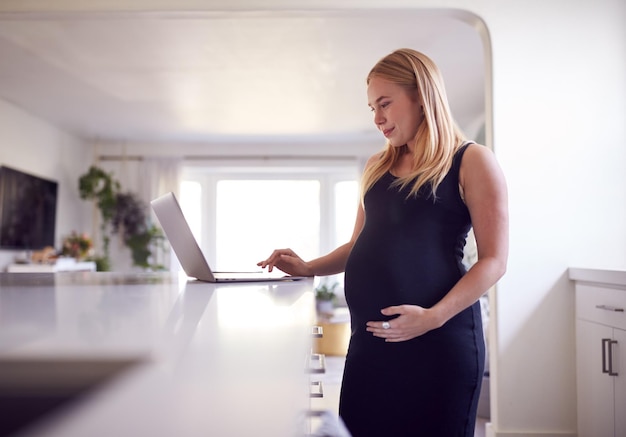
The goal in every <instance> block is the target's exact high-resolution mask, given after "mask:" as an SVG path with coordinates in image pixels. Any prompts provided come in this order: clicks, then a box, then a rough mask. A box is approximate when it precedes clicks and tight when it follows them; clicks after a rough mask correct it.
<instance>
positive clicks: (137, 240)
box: [78, 166, 164, 271]
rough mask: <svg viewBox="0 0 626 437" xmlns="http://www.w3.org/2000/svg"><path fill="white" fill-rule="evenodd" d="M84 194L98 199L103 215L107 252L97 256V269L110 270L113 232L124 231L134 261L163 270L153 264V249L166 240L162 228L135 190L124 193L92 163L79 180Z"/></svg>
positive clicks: (110, 176) (92, 198)
mask: <svg viewBox="0 0 626 437" xmlns="http://www.w3.org/2000/svg"><path fill="white" fill-rule="evenodd" d="M78 183H79V191H80V197H81V198H82V199H90V200H94V201H95V203H96V205H97V206H98V208H99V209H100V215H101V218H102V220H101V224H100V226H101V231H102V240H103V252H104V253H103V255H102V256H101V257H97V258H95V261H96V264H97V266H98V267H97V270H99V271H106V270H110V259H109V241H110V237H109V233H111V234H120V235H121V236H122V239H123V241H124V244H125V245H126V246H127V247H128V248H129V249H130V250H131V254H132V258H133V264H134V265H136V266H139V267H142V268H151V269H154V270H162V269H163V266H161V265H154V264H150V256H151V254H152V253H151V248H152V246H153V245H154V244H158V243H159V242H160V241H162V240H163V239H164V237H163V235H162V233H161V231H160V230H159V229H158V228H157V227H156V226H155V225H153V224H150V223H149V221H148V217H147V213H146V210H147V207H146V205H144V203H143V202H142V201H141V200H140V199H139V198H138V197H137V196H136V195H135V194H133V193H122V192H121V190H120V188H121V187H120V183H119V182H118V181H117V180H115V179H113V175H112V174H111V173H107V172H105V171H104V170H102V169H101V168H99V167H96V166H91V167H90V168H89V171H88V172H87V173H85V174H84V175H82V176H81V177H80V179H79V181H78Z"/></svg>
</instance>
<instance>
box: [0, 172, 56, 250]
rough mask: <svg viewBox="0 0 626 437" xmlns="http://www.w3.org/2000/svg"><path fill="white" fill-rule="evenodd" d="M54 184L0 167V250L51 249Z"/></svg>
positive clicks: (54, 221) (53, 220)
mask: <svg viewBox="0 0 626 437" xmlns="http://www.w3.org/2000/svg"><path fill="white" fill-rule="evenodd" d="M57 192H58V183H57V182H55V181H52V180H48V179H44V178H41V177H38V176H35V175H32V174H29V173H25V172H23V171H20V170H17V169H14V168H10V167H6V166H0V249H18V250H39V249H42V248H44V247H46V246H52V247H54V236H55V234H54V232H55V224H56V209H57Z"/></svg>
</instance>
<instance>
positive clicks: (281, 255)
mask: <svg viewBox="0 0 626 437" xmlns="http://www.w3.org/2000/svg"><path fill="white" fill-rule="evenodd" d="M257 266H260V267H261V268H263V269H264V268H266V267H267V270H268V271H270V272H271V271H272V270H274V267H276V268H277V269H279V270H282V271H283V272H285V273H287V274H288V275H293V276H314V273H313V271H312V269H311V267H310V266H309V264H308V263H306V262H305V261H304V260H303V259H302V258H300V257H299V256H298V255H297V254H296V253H295V252H294V251H293V250H291V249H276V250H275V251H274V252H272V254H271V255H270V256H269V258H267V259H266V260H263V261H260V262H258V263H257Z"/></svg>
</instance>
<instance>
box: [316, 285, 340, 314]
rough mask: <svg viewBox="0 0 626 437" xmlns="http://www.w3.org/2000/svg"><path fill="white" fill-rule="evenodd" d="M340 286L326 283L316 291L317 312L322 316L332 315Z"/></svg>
mask: <svg viewBox="0 0 626 437" xmlns="http://www.w3.org/2000/svg"><path fill="white" fill-rule="evenodd" d="M337 285H339V284H338V283H337V282H334V283H333V284H332V285H330V286H329V285H328V284H327V283H326V282H324V283H323V284H320V285H319V286H318V287H317V288H316V289H315V303H316V308H317V312H318V313H320V314H332V313H333V310H334V306H335V299H336V298H337V295H336V294H335V288H337Z"/></svg>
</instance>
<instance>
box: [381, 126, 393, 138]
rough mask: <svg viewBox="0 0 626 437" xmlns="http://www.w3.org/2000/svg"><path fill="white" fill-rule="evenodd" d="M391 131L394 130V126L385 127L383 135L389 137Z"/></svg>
mask: <svg viewBox="0 0 626 437" xmlns="http://www.w3.org/2000/svg"><path fill="white" fill-rule="evenodd" d="M391 132H393V128H390V129H383V135H384V136H385V137H389V134H391Z"/></svg>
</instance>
